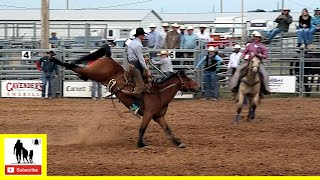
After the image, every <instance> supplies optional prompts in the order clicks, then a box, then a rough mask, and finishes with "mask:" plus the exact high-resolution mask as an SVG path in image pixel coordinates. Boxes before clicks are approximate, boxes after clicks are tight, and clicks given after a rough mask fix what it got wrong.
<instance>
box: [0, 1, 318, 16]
mask: <svg viewBox="0 0 320 180" xmlns="http://www.w3.org/2000/svg"><path fill="white" fill-rule="evenodd" d="M66 2H67V0H50V8H52V9H62V8H66ZM281 2H282V0H244V9H245V11H248V10H254V9H264V10H268V11H269V10H273V9H276V8H277V4H278V3H279V6H280V8H281ZM284 2H285V3H284V4H285V7H289V8H290V9H292V11H294V12H300V11H301V9H302V8H304V7H306V8H309V9H314V8H316V7H319V8H320V0H284ZM240 4H241V0H223V11H224V12H239V11H240V10H241V6H240ZM40 6H41V0H0V8H2V9H4V8H10V9H12V8H14V9H17V8H20V7H21V8H25V7H26V8H40ZM98 7H103V8H106V7H107V8H109V9H116V8H117V9H154V10H155V11H156V12H158V13H161V12H164V13H168V12H170V13H172V12H181V13H188V12H189V13H201V12H203V13H207V12H212V11H214V12H220V0H69V8H70V9H72V8H98Z"/></svg>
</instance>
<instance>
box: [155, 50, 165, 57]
mask: <svg viewBox="0 0 320 180" xmlns="http://www.w3.org/2000/svg"><path fill="white" fill-rule="evenodd" d="M157 55H158V56H161V55H166V56H168V51H165V50H163V51H160V53H159V54H157Z"/></svg>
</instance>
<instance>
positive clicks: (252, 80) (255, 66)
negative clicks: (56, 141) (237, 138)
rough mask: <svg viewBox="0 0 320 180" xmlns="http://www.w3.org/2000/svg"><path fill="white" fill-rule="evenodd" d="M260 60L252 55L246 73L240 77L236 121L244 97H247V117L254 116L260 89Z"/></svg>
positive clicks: (258, 101)
mask: <svg viewBox="0 0 320 180" xmlns="http://www.w3.org/2000/svg"><path fill="white" fill-rule="evenodd" d="M260 63H261V61H260V60H259V59H258V58H256V57H253V58H252V60H251V61H250V62H249V64H248V66H247V68H245V69H247V72H246V75H245V76H244V77H243V78H241V82H240V86H239V91H238V110H237V115H236V122H239V121H240V113H241V111H242V106H243V102H244V98H245V97H248V99H249V114H248V118H249V119H251V120H252V119H254V118H255V111H256V108H257V106H258V105H259V103H260V91H261V81H260V76H259V66H260Z"/></svg>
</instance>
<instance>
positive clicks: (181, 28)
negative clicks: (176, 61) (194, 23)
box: [180, 25, 186, 42]
mask: <svg viewBox="0 0 320 180" xmlns="http://www.w3.org/2000/svg"><path fill="white" fill-rule="evenodd" d="M185 30H186V27H185V26H184V25H181V26H180V42H181V41H182V39H183V37H184V35H185V33H184V31H185Z"/></svg>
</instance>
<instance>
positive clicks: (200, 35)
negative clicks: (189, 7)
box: [197, 24, 211, 41]
mask: <svg viewBox="0 0 320 180" xmlns="http://www.w3.org/2000/svg"><path fill="white" fill-rule="evenodd" d="M206 29H207V25H205V24H201V25H200V32H198V33H197V36H198V38H199V39H200V40H202V41H210V39H211V38H210V35H209V33H207V32H205V30H206Z"/></svg>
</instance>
